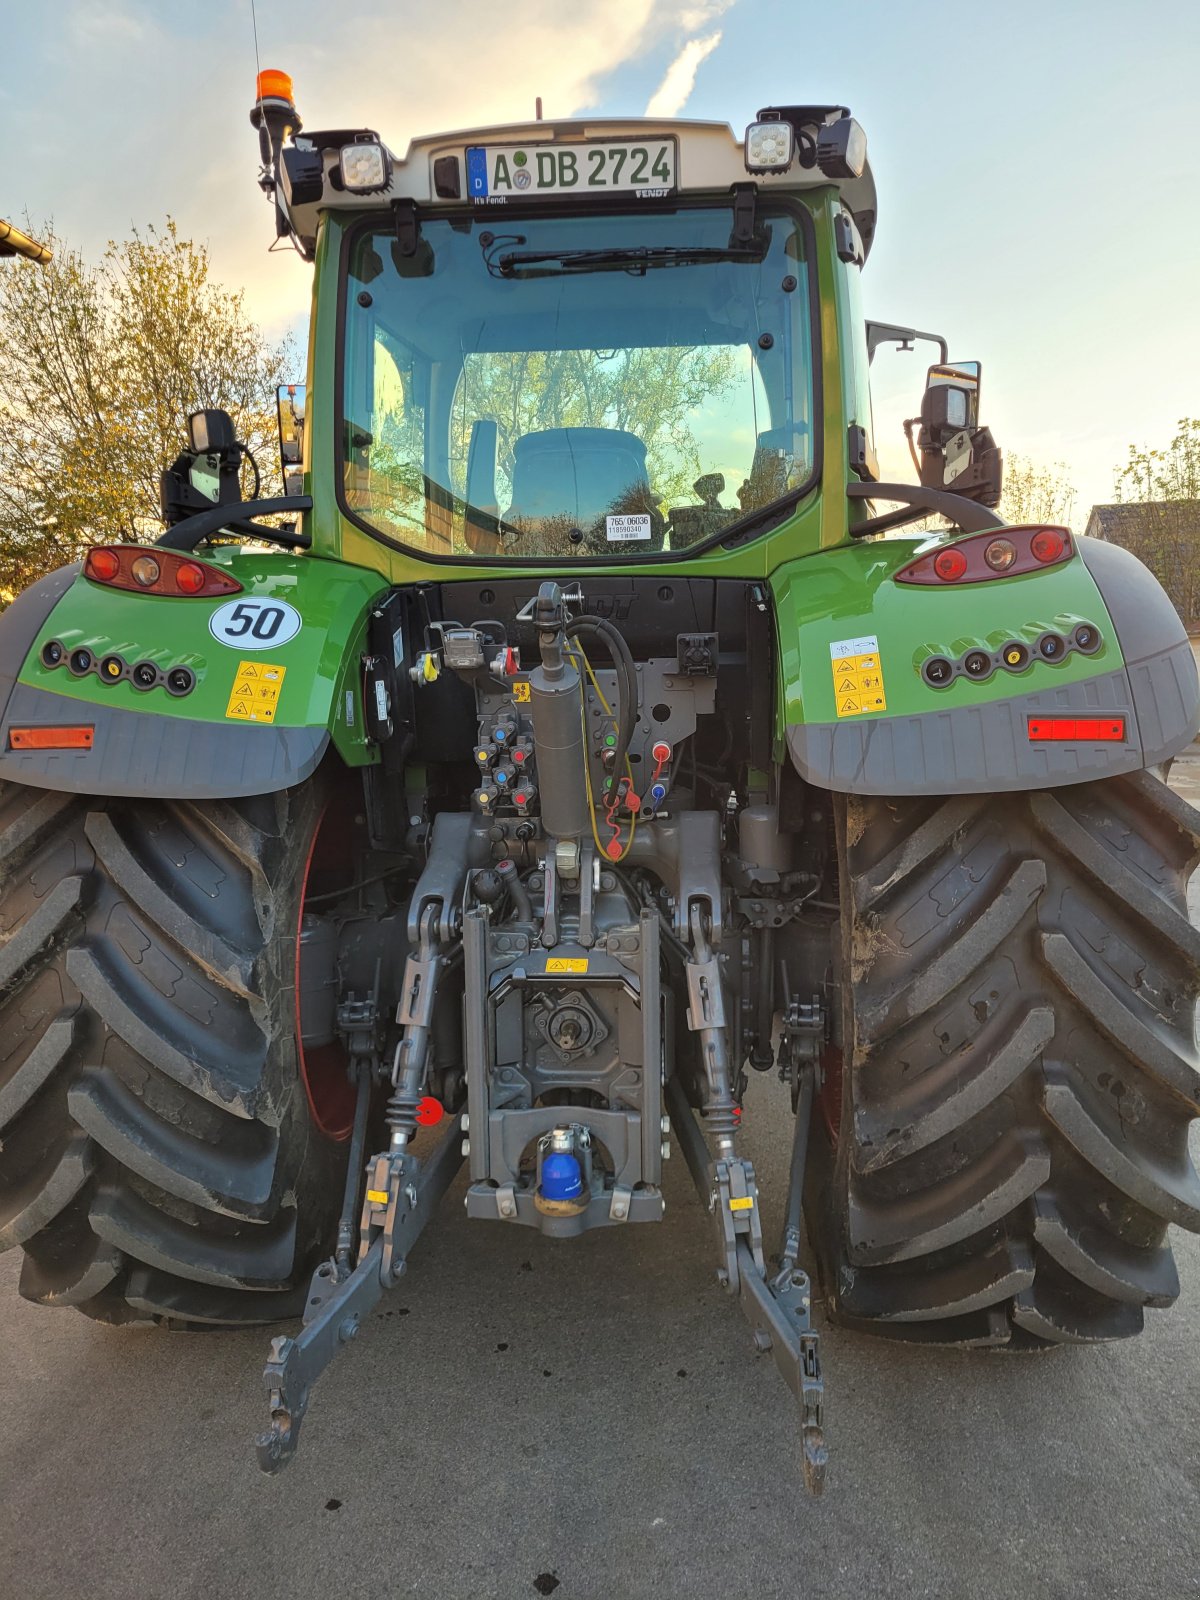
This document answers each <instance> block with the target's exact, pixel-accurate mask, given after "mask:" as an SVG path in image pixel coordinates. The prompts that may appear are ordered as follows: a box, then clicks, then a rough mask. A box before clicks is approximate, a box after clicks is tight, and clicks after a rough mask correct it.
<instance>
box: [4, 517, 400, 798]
mask: <svg viewBox="0 0 1200 1600" xmlns="http://www.w3.org/2000/svg"><path fill="white" fill-rule="evenodd" d="M205 559H206V560H208V561H210V562H211V564H212V565H214V566H218V567H220V568H221V569H222V570H223V571H225V572H227V573H229V574H230V575H231V576H232V577H234V578H236V579H237V580H238V582H239V583H240V584H241V585H242V590H243V592H242V593H241V594H234V595H231V596H218V597H215V598H205V599H198V598H197V599H190V598H189V599H184V598H172V597H168V596H160V595H152V594H139V593H129V592H126V591H123V590H119V589H112V588H109V587H107V586H105V585H102V584H97V583H93V582H91V581H90V580H88V579H86V578H84V577H83V576H82V575H81V574H80V571H79V568H78V567H66V568H63V569H62V570H61V571H59V572H55V573H51V574H50V576H49V577H48V578H43V579H42V580H41V581H40V582H39V583H36V584H34V585H33V586H32V587H31V588H30V589H29V590H27V591H26V592H25V593H24V594H23V595H21V596H20V597H19V599H17V600H16V601H14V603H13V604H12V605H11V606H10V607H9V608H8V610H7V611H6V612H5V613H4V614H3V616H0V707H2V708H3V710H2V713H0V778H9V779H14V780H16V781H17V782H20V783H26V784H32V785H35V786H37V787H41V788H47V789H61V790H66V791H68V792H73V793H83V794H96V795H154V796H160V797H163V798H172V797H173V798H178V799H215V798H221V797H233V796H238V795H250V794H266V793H270V792H273V791H275V790H277V789H283V788H287V787H289V786H290V785H291V784H295V783H299V782H301V781H302V780H303V779H304V778H306V777H308V776H309V775H310V774H311V773H312V772H313V771H314V770H315V769H316V767H317V766H318V764H319V763H320V761H321V759H322V757H323V756H324V755H325V753H326V751H327V750H328V748H329V746H330V744H331V743H332V744H333V745H334V746H335V747H336V748H337V750H338V751H339V753H340V754H341V756H342V758H343V759H344V760H345V761H346V762H347V763H348V764H350V765H352V766H362V765H366V764H368V763H370V762H372V761H374V760H376V759H377V752H376V750H375V748H374V747H373V746H372V745H370V744H369V743H368V741H367V738H366V732H365V728H364V722H363V708H362V671H361V665H360V663H361V656H362V652H363V648H364V641H365V630H366V621H367V616H368V613H369V611H370V607H371V602H372V600H373V599H375V598H376V596H378V595H379V594H380V593H381V592H382V591H383V588H384V585H383V582H382V580H381V578H380V576H379V574H378V573H374V572H368V571H366V570H365V569H363V568H361V567H352V566H348V565H346V564H345V563H342V562H339V561H331V560H324V559H319V558H316V557H313V556H307V555H294V554H279V553H275V552H271V553H264V554H257V553H251V552H242V551H240V550H233V549H222V550H220V551H217V552H213V553H210V554H209V555H207V556H206V557H205ZM247 600H248V601H251V602H259V601H265V602H271V603H272V605H273V609H272V610H271V612H270V614H269V615H268V616H267V617H266V619H265V626H263V625H260V630H259V631H260V632H263V633H268V634H270V635H271V637H268V638H265V639H264V638H255V637H254V636H253V635H252V634H251V632H250V627H249V624H248V620H247V619H248V618H249V617H251V616H254V617H256V618H257V614H258V613H259V612H261V611H262V610H263V609H264V608H263V607H262V606H260V605H257V604H255V603H252V604H251V605H249V606H248V607H247V608H246V610H245V611H244V612H243V613H241V614H239V615H238V616H237V618H236V619H234V620H233V621H232V622H230V621H228V620H227V621H226V625H225V626H224V628H222V626H221V622H220V618H219V617H218V615H217V614H218V613H219V612H223V611H224V612H226V614H227V616H228V612H227V608H228V607H230V606H231V605H233V604H234V603H236V602H243V601H247ZM276 613H278V614H280V616H281V617H282V621H281V622H279V621H277V620H276ZM239 634H241V635H243V636H240V637H239V636H237V635H239ZM277 638H278V639H283V641H284V642H282V643H277V642H275V640H276V639H277ZM52 640H53V641H57V642H58V643H59V644H61V645H62V647H63V649H64V652H65V658H66V659H65V660H64V663H63V664H62V665H59V666H54V667H52V666H50V665H48V664H47V663H46V661H45V659H44V657H43V650H44V649H45V647H46V645H47V644H48V643H49V642H50V641H52ZM79 649H86V650H87V651H89V652H90V653H91V656H92V658H93V660H94V661H95V662H97V663H99V662H100V661H102V660H104V659H105V658H107V657H117V658H119V660H120V661H121V663H123V670H122V672H121V673H120V674H119V675H114V676H113V677H111V678H107V677H102V676H101V675H100V674H98V673H97V671H95V670H92V671H89V672H86V673H83V674H79V675H76V674H75V673H73V672H72V670H71V667H70V665H69V664H68V663H69V658H70V654H71V652H73V651H76V650H79ZM140 663H148V664H149V665H150V666H152V667H153V668H154V669H155V671H156V677H157V681H156V683H155V686H154V687H152V688H148V689H141V688H138V687H137V686H136V684H135V682H134V680H133V678H132V676H131V669H132V668H133V667H134V666H136V665H138V664H140ZM174 668H186V669H187V671H188V672H190V673H191V674H192V675H193V678H194V687H193V688H192V689H191V690H190V691H189V692H188V693H186V694H182V695H175V694H172V693H171V692H170V691H169V689H168V688H167V686H166V678H167V675H168V674H169V673H170V672H171V670H172V669H174ZM63 726H71V727H75V726H83V727H86V728H90V729H91V730H92V743H91V748H90V749H71V750H43V749H38V750H31V749H24V748H16V747H15V744H18V743H20V735H18V738H17V740H16V741H14V729H16V730H20V729H28V728H36V729H41V728H51V729H54V728H61V727H63Z"/></svg>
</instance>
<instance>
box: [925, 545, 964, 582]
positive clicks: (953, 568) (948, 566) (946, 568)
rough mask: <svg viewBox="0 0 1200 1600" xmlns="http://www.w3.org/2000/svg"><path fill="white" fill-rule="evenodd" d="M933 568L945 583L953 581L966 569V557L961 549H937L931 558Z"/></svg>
mask: <svg viewBox="0 0 1200 1600" xmlns="http://www.w3.org/2000/svg"><path fill="white" fill-rule="evenodd" d="M933 570H934V571H935V572H936V573H937V575H938V577H939V578H942V579H944V580H945V581H946V582H947V583H953V582H954V580H955V579H956V578H961V577H962V575H963V573H964V572H965V571H966V570H967V558H966V556H965V555H963V553H962V551H961V550H955V549H950V550H939V551H938V553H937V555H936V556H934V558H933Z"/></svg>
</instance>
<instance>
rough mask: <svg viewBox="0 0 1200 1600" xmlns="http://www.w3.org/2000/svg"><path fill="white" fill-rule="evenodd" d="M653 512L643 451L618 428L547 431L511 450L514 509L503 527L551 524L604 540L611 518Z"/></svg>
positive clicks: (531, 435) (524, 439)
mask: <svg viewBox="0 0 1200 1600" xmlns="http://www.w3.org/2000/svg"><path fill="white" fill-rule="evenodd" d="M650 509H651V496H650V480H649V477H648V475H647V471H646V446H645V445H644V444H643V443H642V441H641V440H640V439H639V438H638V437H637V435H636V434H634V433H627V432H626V431H625V430H624V429H621V428H547V429H545V430H544V431H543V432H541V433H527V434H525V435H524V436H523V437H522V438H520V439H518V440H517V443H516V445H515V447H514V449H513V470H512V505H511V506H510V507H509V510H508V513H507V516H506V519H505V520H506V521H508V522H510V523H512V524H513V525H514V526H515V527H517V528H519V529H521V530H522V531H529V532H533V531H535V529H534V525H535V524H539V523H550V524H552V530H551V529H547V530H546V531H560V530H562V531H565V530H566V529H569V528H572V527H577V528H580V529H582V530H583V532H584V534H585V535H588V536H591V535H593V534H594V533H596V532H597V531H598V532H599V535H600V537H601V538H603V519H604V517H605V516H607V515H609V514H611V513H619V512H631V511H633V512H637V511H648V510H650Z"/></svg>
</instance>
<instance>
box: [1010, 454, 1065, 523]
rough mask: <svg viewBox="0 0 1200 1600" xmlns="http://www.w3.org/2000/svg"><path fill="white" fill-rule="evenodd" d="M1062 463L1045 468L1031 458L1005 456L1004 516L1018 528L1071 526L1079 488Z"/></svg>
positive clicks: (1057, 462) (1055, 463) (1013, 455)
mask: <svg viewBox="0 0 1200 1600" xmlns="http://www.w3.org/2000/svg"><path fill="white" fill-rule="evenodd" d="M1067 471H1068V468H1067V466H1066V464H1065V463H1064V462H1062V461H1056V462H1054V463H1053V465H1052V466H1048V467H1046V466H1042V465H1040V463H1038V462H1036V461H1032V460H1031V459H1030V458H1029V457H1028V456H1022V455H1016V454H1008V453H1006V454H1005V457H1004V492H1003V494H1002V495H1001V497H1000V506H999V510H1000V515H1001V516H1002V517H1003V518H1004V519H1005V521H1006V522H1011V523H1014V524H1017V525H1020V524H1023V523H1033V522H1048V523H1052V524H1058V525H1068V524H1069V523H1070V520H1071V511H1072V508H1073V506H1074V504H1075V488H1074V485H1073V484H1072V483H1071V482H1070V480H1069V478H1068V477H1067Z"/></svg>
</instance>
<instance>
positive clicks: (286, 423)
mask: <svg viewBox="0 0 1200 1600" xmlns="http://www.w3.org/2000/svg"><path fill="white" fill-rule="evenodd" d="M307 393H308V391H307V388H306V386H305V385H304V384H303V383H281V384H280V385H279V388H278V390H277V391H276V395H275V403H276V406H277V408H278V412H279V459H280V461H281V463H282V464H283V465H284V466H285V467H295V466H299V464H300V462H301V461H303V459H304V405H305V399H306V396H307Z"/></svg>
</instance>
